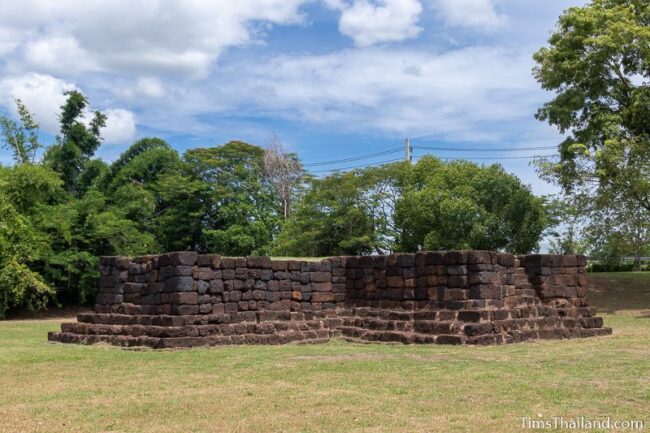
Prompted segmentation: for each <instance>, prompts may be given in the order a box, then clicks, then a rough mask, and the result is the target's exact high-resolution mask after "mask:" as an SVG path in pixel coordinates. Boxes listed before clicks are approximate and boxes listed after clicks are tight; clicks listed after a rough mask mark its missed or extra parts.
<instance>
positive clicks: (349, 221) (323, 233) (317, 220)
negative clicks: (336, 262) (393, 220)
mask: <svg viewBox="0 0 650 433" xmlns="http://www.w3.org/2000/svg"><path fill="white" fill-rule="evenodd" d="M363 180H364V179H363V177H362V176H361V175H360V173H359V172H354V171H353V172H347V173H337V174H332V175H330V176H327V177H326V178H324V179H314V180H313V181H312V183H311V185H310V188H309V189H308V190H307V192H306V194H305V196H304V197H303V198H302V200H301V201H300V202H299V203H298V204H297V206H296V209H295V211H294V212H293V213H292V214H291V217H290V218H289V220H288V221H287V223H286V224H285V225H284V227H283V230H282V232H281V233H280V235H279V236H278V238H277V239H276V241H275V245H274V249H273V252H274V253H275V254H277V255H285V256H311V257H322V256H329V255H357V254H368V253H370V252H372V251H373V245H374V243H375V242H374V241H375V227H374V225H373V221H372V219H371V217H370V215H369V212H368V208H367V207H366V205H365V201H364V200H363V190H364V188H363V185H362V183H363Z"/></svg>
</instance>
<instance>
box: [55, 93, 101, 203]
mask: <svg viewBox="0 0 650 433" xmlns="http://www.w3.org/2000/svg"><path fill="white" fill-rule="evenodd" d="M65 94H66V96H67V100H66V102H65V104H63V105H62V106H61V115H60V117H59V118H60V122H61V129H60V134H59V135H58V136H57V139H56V144H55V145H53V146H50V147H49V148H48V150H47V152H46V154H45V161H46V162H47V164H48V165H49V166H50V167H52V169H53V170H54V171H56V172H57V173H59V175H60V176H61V179H63V184H64V187H65V189H66V190H67V191H69V192H71V193H73V194H75V195H76V196H80V195H81V194H82V193H83V192H84V191H85V187H86V186H87V185H82V184H81V182H80V179H81V178H82V173H83V172H84V171H85V170H86V168H87V164H88V162H89V161H90V159H91V158H92V156H93V155H94V154H95V151H96V150H97V148H99V146H100V144H101V142H102V137H101V129H102V128H103V127H104V126H106V115H104V114H103V113H100V112H99V111H94V112H93V114H92V118H91V119H90V121H89V122H87V123H86V122H84V121H83V118H84V116H85V110H86V108H87V107H88V99H86V97H85V96H84V95H83V94H82V93H81V92H79V91H77V90H72V91H69V92H66V93H65Z"/></svg>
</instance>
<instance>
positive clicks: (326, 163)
mask: <svg viewBox="0 0 650 433" xmlns="http://www.w3.org/2000/svg"><path fill="white" fill-rule="evenodd" d="M396 152H402V149H393V150H386V151H384V152H376V153H372V154H369V155H363V156H355V157H350V158H344V159H337V160H332V161H321V162H311V163H308V164H303V166H305V167H313V166H319V165H331V164H341V163H344V162H353V161H358V160H360V159H368V158H375V157H377V156H384V155H389V154H391V153H396Z"/></svg>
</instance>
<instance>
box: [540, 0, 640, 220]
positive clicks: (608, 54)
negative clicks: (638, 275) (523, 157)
mask: <svg viewBox="0 0 650 433" xmlns="http://www.w3.org/2000/svg"><path fill="white" fill-rule="evenodd" d="M534 59H535V61H536V62H537V66H536V67H535V69H534V76H535V78H536V79H537V80H538V81H539V83H540V84H541V85H542V87H543V88H544V89H546V90H550V91H553V92H555V97H554V98H553V99H552V100H551V101H549V102H547V103H546V104H544V106H543V107H541V108H540V109H539V110H538V112H537V118H538V119H540V120H543V121H547V122H548V123H550V124H551V125H554V126H557V127H558V128H559V130H560V132H562V133H563V134H565V135H566V139H565V140H564V141H563V142H562V143H561V144H560V146H559V150H560V160H559V162H557V163H556V162H553V161H548V160H544V161H540V162H539V167H540V171H541V174H542V176H543V177H545V178H547V179H550V180H554V181H556V182H558V183H559V184H560V185H561V186H562V187H563V188H564V190H565V191H566V192H570V191H571V190H572V189H575V188H581V187H583V186H585V185H589V184H594V183H595V184H597V185H598V187H606V188H607V189H608V190H609V189H611V188H614V189H616V190H617V194H621V195H623V196H625V197H627V198H629V199H631V200H634V201H636V202H637V203H638V205H639V206H641V207H642V208H644V209H645V210H647V211H650V122H648V118H650V82H649V81H648V80H649V78H650V4H649V3H648V2H647V1H646V0H592V1H591V2H589V3H587V4H586V5H585V6H583V7H572V8H570V9H568V10H566V11H565V12H564V13H563V14H562V15H561V16H560V18H559V21H558V24H557V28H556V30H555V32H554V33H553V34H552V35H551V37H550V39H549V46H548V47H544V48H542V49H540V50H539V51H538V52H537V53H536V54H535V56H534ZM595 192H596V193H597V194H600V193H601V190H600V189H597V190H596V191H595ZM605 194H609V192H605ZM647 216H648V214H646V217H647Z"/></svg>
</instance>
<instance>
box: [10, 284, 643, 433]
mask: <svg viewBox="0 0 650 433" xmlns="http://www.w3.org/2000/svg"><path fill="white" fill-rule="evenodd" d="M618 278H619V276H611V277H610V279H606V278H605V277H604V276H598V277H596V279H597V280H598V283H597V284H598V285H599V287H600V288H599V289H598V290H601V292H598V291H597V292H596V293H601V295H599V296H600V298H599V300H598V303H597V304H598V306H599V307H603V304H601V303H600V302H606V303H607V304H609V303H611V302H612V301H611V299H610V300H607V299H606V296H605V294H606V293H609V294H610V295H614V297H619V296H622V295H621V294H620V293H618V292H617V291H616V290H617V289H618V288H619V287H620V282H619V280H618ZM596 279H595V280H596ZM612 279H613V280H612ZM612 281H613V282H612ZM647 288H648V286H647V285H645V283H642V284H639V285H636V286H633V287H632V288H631V289H630V290H629V291H628V292H629V293H624V294H623V296H626V295H627V296H628V297H629V295H630V294H632V293H634V294H633V297H636V298H635V299H639V298H641V299H643V298H642V296H644V295H642V294H641V295H640V294H638V292H641V293H645V290H646V289H647ZM603 293H604V294H603ZM605 306H606V305H605ZM648 307H650V304H637V305H635V306H634V308H626V309H623V308H618V307H617V308H616V309H615V310H614V311H613V312H611V313H608V314H605V315H604V316H605V323H606V325H607V326H611V327H613V328H614V335H612V336H609V337H598V338H589V339H581V340H565V341H538V342H534V343H523V344H517V345H509V346H494V347H469V346H468V347H456V346H435V345H433V346H401V345H391V346H389V345H380V344H350V343H346V342H343V341H333V342H330V343H328V344H322V345H286V346H242V347H224V348H216V349H194V350H184V351H158V352H156V351H129V350H122V349H117V348H112V347H110V348H109V347H101V346H99V347H97V346H94V347H87V346H74V345H59V344H48V343H47V342H46V341H45V339H46V334H47V331H50V330H55V329H57V328H58V326H59V321H57V320H41V321H29V320H26V321H19V320H14V321H6V322H1V323H0V431H1V432H36V431H38V432H59V431H61V432H63V431H65V432H109V431H110V432H127V431H128V432H204V431H215V432H231V431H232V432H317V431H319V432H320V431H331V432H340V431H354V432H437V431H439V432H452V431H454V432H455V431H460V432H510V431H519V430H521V429H520V425H521V420H520V418H521V417H533V418H537V417H538V416H539V417H541V418H542V419H547V418H551V417H553V416H564V417H567V418H570V417H574V418H577V417H580V416H584V417H586V418H588V419H602V418H604V417H606V416H611V417H612V419H619V420H626V419H640V420H643V421H645V423H646V425H648V424H650V418H649V417H648V415H647V413H648V408H649V407H650V344H649V342H650V315H649V314H648V310H647V308H648Z"/></svg>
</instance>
